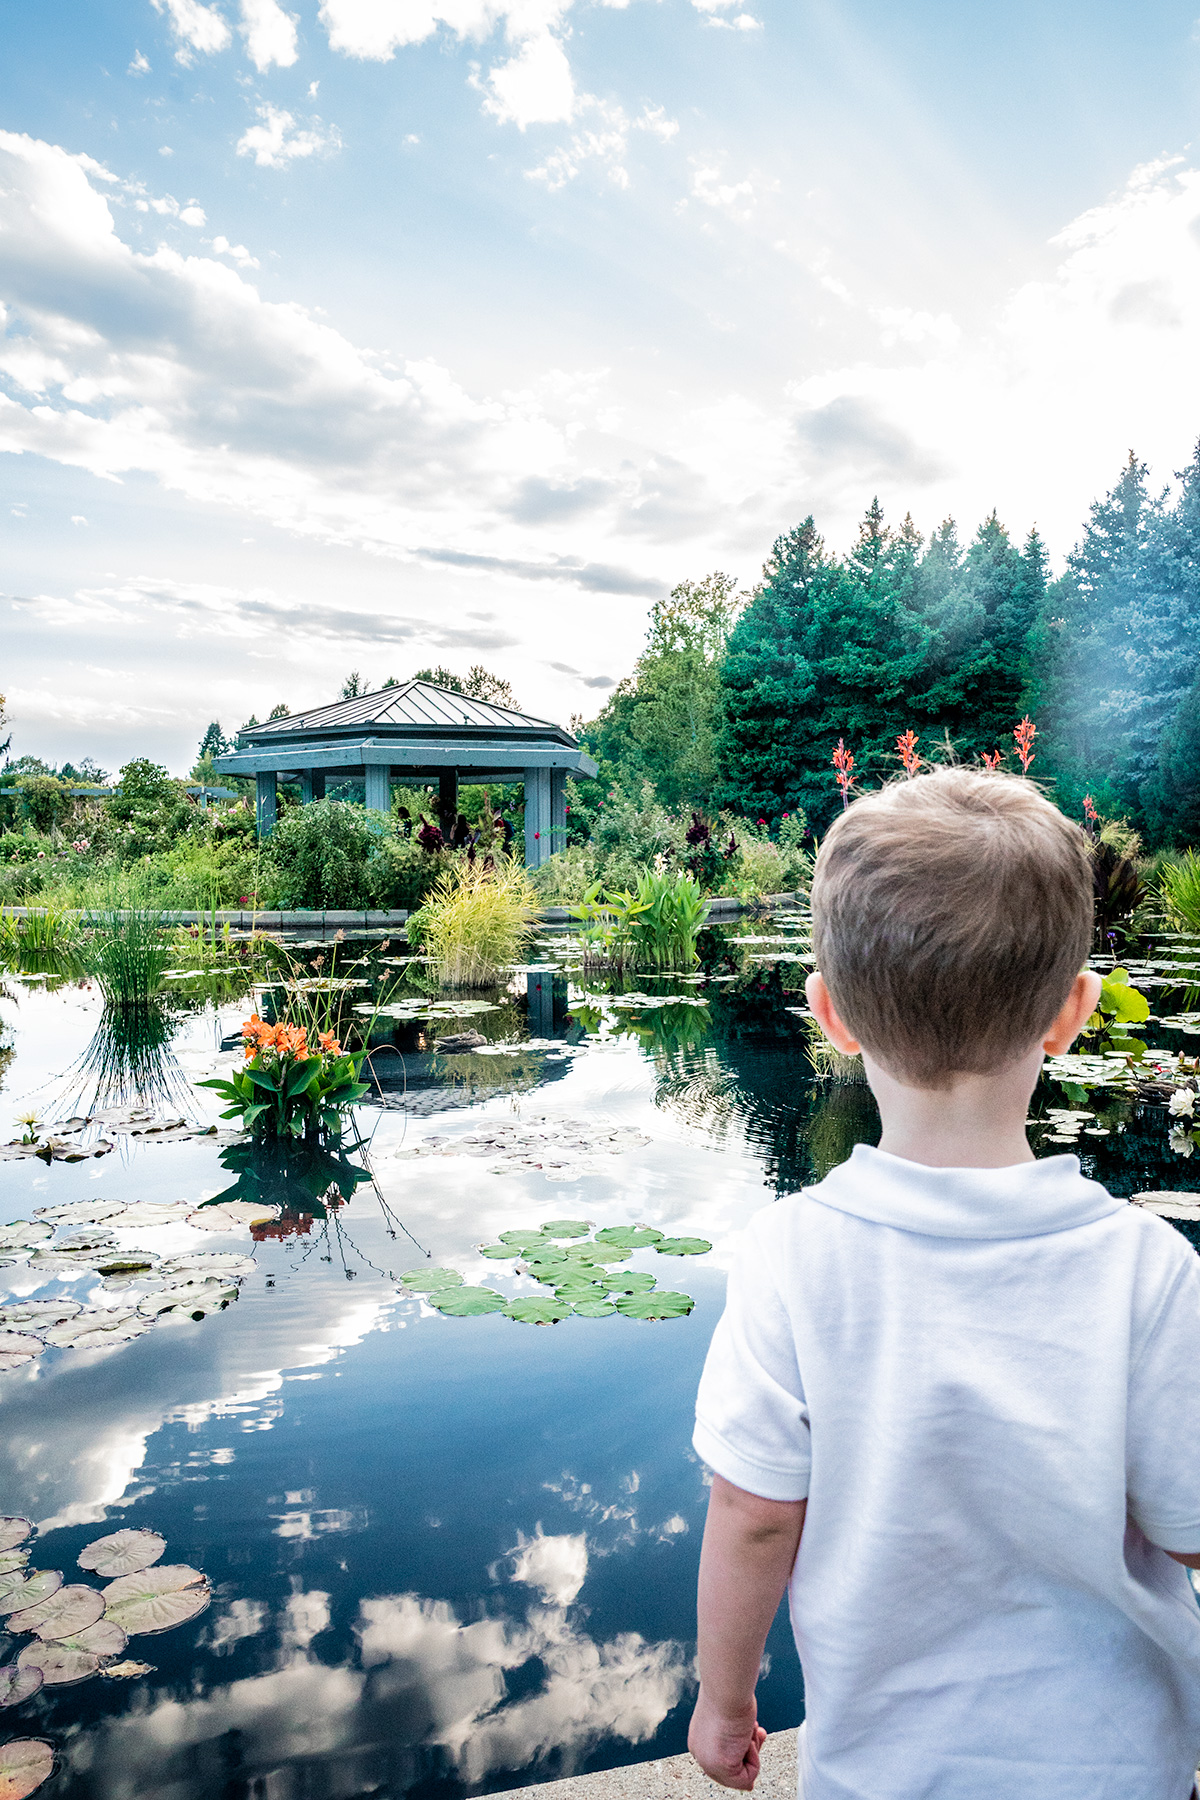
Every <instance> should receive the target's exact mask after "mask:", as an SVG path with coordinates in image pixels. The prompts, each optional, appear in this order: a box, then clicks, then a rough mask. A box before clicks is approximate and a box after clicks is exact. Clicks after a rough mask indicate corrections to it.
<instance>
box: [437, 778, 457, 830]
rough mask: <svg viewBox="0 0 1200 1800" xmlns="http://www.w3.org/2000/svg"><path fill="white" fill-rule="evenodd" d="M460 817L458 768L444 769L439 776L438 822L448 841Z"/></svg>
mask: <svg viewBox="0 0 1200 1800" xmlns="http://www.w3.org/2000/svg"><path fill="white" fill-rule="evenodd" d="M457 818H458V770H457V769H443V770H442V772H441V774H440V775H439V777H438V824H439V825H440V826H441V828H442V836H443V837H444V838H445V839H446V841H447V843H449V841H450V834H451V832H452V831H453V830H454V825H455V821H456V820H457Z"/></svg>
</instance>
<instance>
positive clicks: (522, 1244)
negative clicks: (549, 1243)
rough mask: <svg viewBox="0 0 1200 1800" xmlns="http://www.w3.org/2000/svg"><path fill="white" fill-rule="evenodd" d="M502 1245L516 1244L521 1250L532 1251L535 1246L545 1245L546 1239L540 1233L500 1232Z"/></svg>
mask: <svg viewBox="0 0 1200 1800" xmlns="http://www.w3.org/2000/svg"><path fill="white" fill-rule="evenodd" d="M500 1242H501V1243H502V1244H516V1245H517V1246H518V1247H519V1248H520V1249H522V1250H528V1249H532V1247H533V1246H534V1245H535V1244H543V1245H544V1244H545V1242H546V1239H545V1236H544V1234H543V1233H542V1232H540V1231H502V1232H501V1233H500Z"/></svg>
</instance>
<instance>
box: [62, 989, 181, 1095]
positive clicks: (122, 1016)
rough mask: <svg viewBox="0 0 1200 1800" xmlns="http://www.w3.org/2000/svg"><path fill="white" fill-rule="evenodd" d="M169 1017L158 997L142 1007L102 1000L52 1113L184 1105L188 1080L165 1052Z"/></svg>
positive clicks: (168, 1043)
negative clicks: (97, 1018) (91, 1030)
mask: <svg viewBox="0 0 1200 1800" xmlns="http://www.w3.org/2000/svg"><path fill="white" fill-rule="evenodd" d="M173 1028H174V1021H173V1019H172V1018H171V1015H170V1013H169V1012H168V1011H167V1009H166V1007H165V1006H164V1005H163V1003H162V1001H161V1000H152V1001H150V1002H148V1003H147V1004H146V1005H143V1006H113V1005H108V1004H106V1005H105V1006H104V1008H103V1009H102V1011H101V1014H100V1021H99V1023H98V1025H97V1026H96V1030H95V1032H94V1033H93V1035H92V1038H91V1041H90V1043H89V1044H88V1046H87V1049H86V1050H85V1051H84V1053H83V1055H82V1056H81V1057H80V1058H79V1060H78V1062H77V1063H75V1064H74V1066H73V1068H72V1069H71V1070H70V1071H69V1073H68V1075H67V1077H66V1079H65V1081H64V1084H63V1085H64V1091H65V1092H66V1094H67V1095H68V1096H69V1097H68V1098H67V1099H66V1101H65V1102H64V1103H63V1108H59V1107H58V1106H57V1105H56V1110H55V1116H56V1117H62V1116H63V1110H64V1109H65V1111H66V1112H67V1113H68V1114H71V1115H76V1114H81V1115H84V1116H87V1117H91V1116H93V1115H94V1114H96V1113H98V1112H102V1111H108V1110H110V1109H111V1108H114V1107H119V1108H121V1109H123V1110H127V1109H128V1108H130V1107H158V1108H160V1109H161V1108H163V1107H172V1108H182V1107H185V1106H186V1104H187V1096H188V1083H187V1081H186V1079H185V1077H184V1075H183V1071H182V1070H181V1069H180V1066H179V1064H178V1062H177V1061H176V1059H175V1057H174V1055H173V1054H172V1051H171V1035H172V1031H173Z"/></svg>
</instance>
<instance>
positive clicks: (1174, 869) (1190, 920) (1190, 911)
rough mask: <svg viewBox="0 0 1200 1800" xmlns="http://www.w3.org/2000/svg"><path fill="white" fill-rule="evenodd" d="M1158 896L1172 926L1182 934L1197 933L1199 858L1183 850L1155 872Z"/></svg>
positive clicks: (1199, 907) (1199, 924)
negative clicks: (1157, 876)
mask: <svg viewBox="0 0 1200 1800" xmlns="http://www.w3.org/2000/svg"><path fill="white" fill-rule="evenodd" d="M1159 893H1160V895H1161V897H1162V902H1163V906H1164V907H1165V909H1166V912H1167V916H1168V918H1169V919H1170V920H1171V922H1172V924H1174V925H1177V926H1181V927H1182V928H1183V930H1185V931H1200V856H1198V855H1197V854H1196V852H1195V851H1194V850H1185V851H1184V853H1183V855H1182V856H1181V857H1179V858H1178V860H1177V861H1174V862H1164V863H1163V865H1162V867H1161V869H1160V871H1159Z"/></svg>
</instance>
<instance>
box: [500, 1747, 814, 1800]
mask: <svg viewBox="0 0 1200 1800" xmlns="http://www.w3.org/2000/svg"><path fill="white" fill-rule="evenodd" d="M797 1780H798V1776H797V1772H796V1733H795V1732H794V1731H776V1732H774V1733H772V1735H771V1736H770V1737H769V1738H768V1739H767V1741H766V1743H765V1744H764V1745H763V1748H762V1772H761V1774H760V1775H759V1778H758V1780H757V1781H756V1782H755V1784H754V1800H796V1783H797ZM730 1791H731V1790H730V1789H729V1788H724V1787H720V1786H719V1785H718V1784H717V1782H715V1781H710V1780H709V1779H708V1776H707V1775H704V1774H702V1773H701V1771H700V1769H699V1768H698V1767H697V1766H696V1764H695V1763H694V1762H693V1761H692V1759H691V1757H690V1756H686V1755H685V1756H667V1757H662V1758H660V1759H659V1761H657V1762H641V1763H630V1764H629V1765H628V1767H627V1768H624V1769H602V1770H600V1771H599V1773H597V1774H595V1775H569V1776H568V1777H567V1779H566V1780H565V1781H546V1782H539V1783H538V1784H537V1785H536V1786H533V1787H523V1788H506V1789H505V1790H504V1791H503V1793H499V1794H491V1795H489V1797H488V1800H516V1796H517V1795H518V1794H520V1795H523V1796H524V1800H721V1796H722V1795H724V1796H728V1795H729V1793H730Z"/></svg>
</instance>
